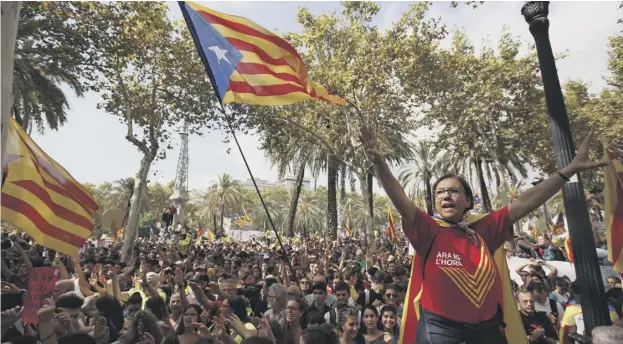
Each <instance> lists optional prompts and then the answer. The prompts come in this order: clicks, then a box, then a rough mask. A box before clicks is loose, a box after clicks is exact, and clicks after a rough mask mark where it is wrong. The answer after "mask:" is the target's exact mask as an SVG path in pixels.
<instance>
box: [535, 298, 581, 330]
mask: <svg viewBox="0 0 623 344" xmlns="http://www.w3.org/2000/svg"><path fill="white" fill-rule="evenodd" d="M556 308H557V310H558V323H559V324H560V322H561V321H562V316H563V315H564V314H565V310H564V309H563V308H562V305H560V303H558V302H556ZM534 310H536V311H539V312H545V313H549V314H552V307H551V304H550V302H549V299H547V300H545V303H540V302H539V301H538V300H534ZM578 333H581V332H578Z"/></svg>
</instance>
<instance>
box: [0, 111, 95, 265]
mask: <svg viewBox="0 0 623 344" xmlns="http://www.w3.org/2000/svg"><path fill="white" fill-rule="evenodd" d="M7 135H8V137H7V147H6V153H5V156H4V161H3V162H2V170H3V171H4V178H5V179H4V180H3V184H2V201H1V203H2V220H3V221H6V222H9V223H11V224H13V225H15V226H17V227H18V228H21V229H23V230H24V231H25V232H26V233H28V235H30V236H31V237H32V238H33V239H34V240H35V241H36V242H37V243H39V244H40V245H42V246H45V247H47V248H49V249H51V250H54V251H58V252H60V253H62V254H65V255H68V256H73V255H74V254H76V252H78V250H79V249H80V248H81V247H82V245H83V244H84V242H85V241H86V239H87V238H88V237H89V236H91V231H92V230H93V213H94V212H95V211H96V210H97V209H98V205H97V203H96V202H95V200H94V199H93V196H92V195H91V194H90V193H89V192H88V191H87V190H86V189H85V188H84V187H82V185H80V183H78V182H77V181H76V180H75V179H74V178H73V177H72V176H71V175H70V174H69V173H68V172H67V171H66V170H65V169H64V168H63V167H62V166H61V165H59V164H58V163H57V162H56V161H54V160H53V159H52V158H50V156H48V155H47V154H46V153H45V152H44V151H43V150H42V149H41V148H39V146H37V144H36V143H35V142H34V141H33V140H32V139H31V138H30V136H28V134H26V132H25V131H24V129H22V127H21V126H20V125H19V124H18V123H17V122H16V121H15V119H13V118H11V119H10V122H9V128H8V132H7Z"/></svg>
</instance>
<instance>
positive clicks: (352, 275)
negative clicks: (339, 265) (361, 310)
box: [344, 268, 359, 301]
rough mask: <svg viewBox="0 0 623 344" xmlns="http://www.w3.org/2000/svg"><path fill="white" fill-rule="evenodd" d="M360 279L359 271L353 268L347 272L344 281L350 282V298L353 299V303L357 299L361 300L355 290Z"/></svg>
mask: <svg viewBox="0 0 623 344" xmlns="http://www.w3.org/2000/svg"><path fill="white" fill-rule="evenodd" d="M358 278H359V276H358V275H357V271H355V269H352V268H351V269H349V270H348V271H346V274H345V275H344V279H345V280H346V281H347V282H348V285H349V287H350V297H351V298H352V299H353V301H357V299H359V293H358V292H357V290H356V289H355V285H356V284H357V279H358Z"/></svg>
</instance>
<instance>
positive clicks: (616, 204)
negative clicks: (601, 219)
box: [602, 138, 623, 273]
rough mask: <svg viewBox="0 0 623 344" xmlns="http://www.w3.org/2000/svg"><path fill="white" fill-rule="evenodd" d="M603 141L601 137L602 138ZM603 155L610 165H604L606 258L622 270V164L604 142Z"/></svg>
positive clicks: (616, 268)
mask: <svg viewBox="0 0 623 344" xmlns="http://www.w3.org/2000/svg"><path fill="white" fill-rule="evenodd" d="M602 141H603V138H602ZM602 143H603V145H604V156H605V157H606V159H608V161H609V162H610V165H608V166H606V167H604V208H605V213H606V216H605V225H606V235H607V237H608V259H609V260H610V261H611V262H612V265H613V268H614V270H615V271H617V272H619V273H621V272H623V254H622V253H623V164H621V160H619V159H617V156H616V154H615V153H614V151H612V150H611V149H609V148H608V147H607V146H606V144H605V142H602Z"/></svg>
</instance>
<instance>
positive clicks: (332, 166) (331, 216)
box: [327, 155, 340, 238]
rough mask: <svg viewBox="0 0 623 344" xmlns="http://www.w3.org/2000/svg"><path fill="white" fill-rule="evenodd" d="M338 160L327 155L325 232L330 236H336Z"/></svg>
mask: <svg viewBox="0 0 623 344" xmlns="http://www.w3.org/2000/svg"><path fill="white" fill-rule="evenodd" d="M339 168H340V167H339V162H338V160H337V159H336V158H335V157H334V156H333V155H330V156H329V163H328V168H327V232H328V233H329V235H330V236H331V237H332V238H336V237H337V175H338V171H339Z"/></svg>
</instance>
